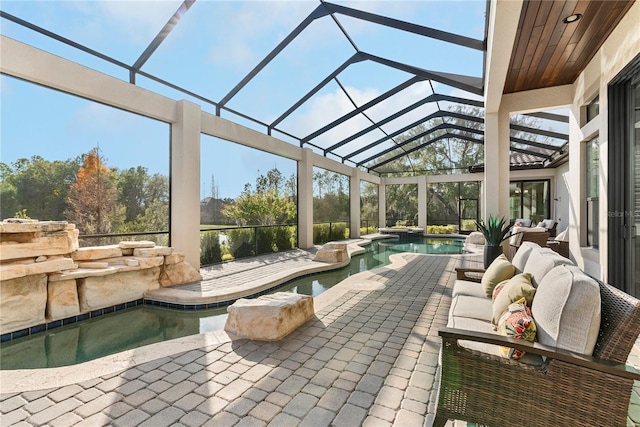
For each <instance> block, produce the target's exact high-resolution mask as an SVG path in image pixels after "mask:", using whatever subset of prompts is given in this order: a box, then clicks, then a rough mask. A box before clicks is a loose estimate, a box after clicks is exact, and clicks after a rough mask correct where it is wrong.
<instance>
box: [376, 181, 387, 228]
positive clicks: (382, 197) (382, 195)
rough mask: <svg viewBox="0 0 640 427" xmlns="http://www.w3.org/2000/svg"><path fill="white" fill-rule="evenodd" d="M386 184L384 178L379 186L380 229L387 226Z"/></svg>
mask: <svg viewBox="0 0 640 427" xmlns="http://www.w3.org/2000/svg"><path fill="white" fill-rule="evenodd" d="M384 182H385V180H384V178H382V179H381V180H380V184H379V185H378V227H380V228H384V227H386V226H387V192H386V187H385V183H384Z"/></svg>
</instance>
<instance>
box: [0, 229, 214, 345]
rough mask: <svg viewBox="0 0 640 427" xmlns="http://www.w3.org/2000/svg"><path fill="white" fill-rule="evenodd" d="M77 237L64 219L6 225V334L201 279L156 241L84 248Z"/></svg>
mask: <svg viewBox="0 0 640 427" xmlns="http://www.w3.org/2000/svg"><path fill="white" fill-rule="evenodd" d="M78 234H79V233H78V230H77V229H76V227H75V225H73V224H68V223H66V222H64V221H37V220H23V219H7V220H4V221H2V222H0V334H5V333H8V332H13V331H17V330H21V329H25V328H29V327H32V326H37V325H41V324H43V323H46V322H51V321H54V320H60V319H65V318H68V317H72V316H77V315H80V314H84V313H88V312H90V311H92V310H96V309H100V308H105V307H111V306H114V305H117V304H123V303H127V302H131V301H135V300H139V299H141V298H143V296H144V293H145V292H146V291H148V290H151V289H157V288H159V287H167V286H174V285H181V284H185V283H193V282H197V281H200V280H202V276H201V275H200V273H199V272H198V271H197V270H196V269H195V268H193V267H192V266H191V265H189V264H188V263H186V262H185V261H184V254H182V253H180V252H177V251H174V250H173V248H170V247H166V246H156V244H155V243H154V242H150V241H125V242H120V243H119V244H117V245H109V246H94V247H86V248H80V247H79V244H78Z"/></svg>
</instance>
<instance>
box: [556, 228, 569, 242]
mask: <svg viewBox="0 0 640 427" xmlns="http://www.w3.org/2000/svg"><path fill="white" fill-rule="evenodd" d="M554 240H557V241H559V242H568V241H569V229H568V228H565V229H564V230H562V232H561V233H558V234H557V235H556V237H555V238H554Z"/></svg>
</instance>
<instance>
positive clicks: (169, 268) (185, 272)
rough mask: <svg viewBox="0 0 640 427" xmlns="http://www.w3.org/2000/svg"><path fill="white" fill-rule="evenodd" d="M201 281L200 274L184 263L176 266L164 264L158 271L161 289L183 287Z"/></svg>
mask: <svg viewBox="0 0 640 427" xmlns="http://www.w3.org/2000/svg"><path fill="white" fill-rule="evenodd" d="M167 258H168V257H167ZM201 280H202V275H201V274H200V272H199V271H198V270H196V269H195V268H193V267H192V266H191V265H190V264H188V263H186V262H184V261H182V262H178V263H177V264H165V265H163V266H162V269H161V270H160V279H159V281H160V285H161V286H163V287H167V286H175V285H184V284H187V283H194V282H199V281H201Z"/></svg>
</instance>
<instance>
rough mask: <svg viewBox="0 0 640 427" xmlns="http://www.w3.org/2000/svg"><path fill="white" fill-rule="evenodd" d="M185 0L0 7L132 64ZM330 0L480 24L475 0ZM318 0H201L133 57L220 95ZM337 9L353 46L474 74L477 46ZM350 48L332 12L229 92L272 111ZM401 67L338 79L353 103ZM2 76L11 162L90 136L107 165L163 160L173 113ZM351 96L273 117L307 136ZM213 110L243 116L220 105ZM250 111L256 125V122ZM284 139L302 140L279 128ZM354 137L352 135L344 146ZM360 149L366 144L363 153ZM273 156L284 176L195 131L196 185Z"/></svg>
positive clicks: (259, 113)
mask: <svg viewBox="0 0 640 427" xmlns="http://www.w3.org/2000/svg"><path fill="white" fill-rule="evenodd" d="M180 3H181V2H180V1H173V0H171V1H169V0H166V1H133V2H131V1H115V0H112V1H80V0H78V1H24V0H20V1H15V0H14V1H12V0H9V1H7V0H3V1H2V3H1V5H0V7H1V8H2V10H3V11H5V12H8V13H10V14H13V15H16V16H18V17H19V18H22V19H25V20H28V21H30V22H32V23H34V24H36V25H39V26H42V27H44V28H46V29H48V30H51V31H53V32H56V33H58V34H60V35H62V36H64V37H67V38H70V39H73V40H75V41H77V42H79V43H81V44H84V45H86V46H87V47H90V48H92V49H95V50H97V51H100V52H102V53H104V54H107V55H109V56H111V57H113V58H115V59H117V60H120V61H122V62H125V63H129V64H132V63H133V62H134V61H135V60H136V59H137V58H138V56H139V55H140V54H141V53H142V51H143V50H144V49H145V48H146V46H147V45H148V44H149V42H150V41H151V40H152V39H153V38H154V37H155V35H156V34H157V33H158V31H159V30H160V29H161V28H162V26H163V25H164V24H165V23H166V22H167V20H168V19H169V17H170V16H171V15H172V14H173V13H174V12H175V10H176V9H177V8H178V6H179V5H180ZM335 3H337V4H340V5H344V6H348V7H351V8H355V9H361V10H365V11H368V12H372V13H377V14H382V15H387V16H391V17H393V18H396V19H400V20H405V21H409V22H412V23H417V24H420V25H424V26H428V27H432V28H436V29H439V30H444V31H449V32H453V33H457V34H461V35H465V36H468V37H472V38H476V39H482V38H483V37H484V13H485V5H486V2H485V1H484V0H473V1H446V2H443V1H382V2H374V1H367V2H346V1H336V2H335ZM318 4H319V2H318V1H251V2H247V1H207V0H198V1H196V3H195V4H194V5H193V7H192V8H191V9H190V10H189V11H188V12H187V13H186V14H185V15H184V16H183V17H182V19H181V21H180V23H179V24H178V25H177V26H176V28H175V29H174V30H173V32H172V33H171V35H170V36H169V37H168V38H167V39H166V40H165V41H164V43H163V44H162V45H161V46H160V47H159V48H158V50H157V51H156V52H155V54H154V55H153V56H152V57H151V59H150V60H149V61H148V62H147V63H146V64H145V65H144V67H143V68H142V69H143V70H144V71H146V72H148V73H151V74H153V75H156V76H158V77H160V78H162V79H165V80H167V81H169V82H171V83H174V84H177V85H178V86H182V87H184V88H185V89H188V90H191V91H193V92H196V93H199V94H200V95H202V96H205V97H207V98H209V99H212V100H213V101H216V102H217V101H219V100H220V99H222V97H224V96H225V95H226V94H227V93H228V92H229V91H230V90H231V89H232V88H233V87H234V86H235V85H236V84H237V83H238V82H239V81H240V80H241V79H242V77H243V76H244V75H245V74H246V73H248V72H249V71H250V70H251V69H252V68H253V67H254V66H255V65H256V64H258V62H259V61H260V60H261V59H262V58H264V56H265V55H266V54H267V53H268V52H269V51H270V50H271V49H273V48H274V47H275V46H276V45H277V44H278V43H279V42H280V41H281V40H282V39H283V38H284V37H286V35H287V34H289V33H290V32H291V31H292V30H293V28H295V26H296V25H298V24H299V23H300V22H301V21H302V20H303V19H304V17H305V16H307V15H308V14H309V13H310V12H311V11H312V10H313V9H315V8H316V7H317V6H318ZM337 17H338V20H339V21H340V24H341V25H343V26H344V28H346V29H347V31H348V32H349V34H350V35H351V36H352V38H353V42H354V43H355V44H356V45H357V47H358V48H359V49H360V50H362V51H365V52H367V53H371V54H373V55H377V56H380V57H384V58H388V59H391V60H394V61H399V62H405V63H409V64H411V65H414V66H417V67H421V68H424V69H428V70H434V71H443V72H449V73H458V74H466V75H472V76H476V77H481V75H482V68H481V67H482V53H481V52H478V51H473V50H471V49H465V48H461V47H457V46H453V45H450V44H447V43H444V42H438V41H433V40H430V39H424V38H421V37H417V36H414V35H411V34H407V33H403V32H401V31H398V30H390V29H388V28H381V27H380V26H377V25H373V24H371V23H368V22H365V21H360V20H356V19H353V18H349V17H346V16H342V15H337ZM0 31H1V32H2V34H3V35H6V36H8V37H11V38H15V39H17V40H19V41H22V42H25V43H27V44H30V45H33V46H35V47H38V48H41V49H45V50H48V51H50V52H52V53H54V54H56V55H60V56H63V57H66V58H68V59H70V60H73V61H75V62H79V63H81V64H83V65H86V66H89V67H92V68H95V69H97V70H99V71H101V72H104V73H108V74H110V75H113V76H115V77H117V78H121V79H123V80H128V74H127V72H126V71H124V70H122V69H119V68H118V67H115V66H113V65H111V64H108V63H106V62H104V61H101V60H98V59H96V58H92V57H90V56H88V55H86V54H84V53H82V52H79V51H77V50H75V49H72V48H70V47H67V46H64V45H62V44H60V43H58V42H56V41H53V40H49V39H47V38H45V37H43V36H41V35H38V34H35V33H33V32H31V31H29V30H26V29H23V28H20V27H19V26H17V25H15V24H13V23H11V22H7V21H4V20H3V21H2V27H1V30H0ZM353 53H354V48H353V47H352V46H351V44H350V43H349V41H348V40H347V39H346V38H345V37H344V36H343V35H342V33H341V32H340V30H339V28H338V27H337V25H336V24H335V23H334V22H333V20H332V19H331V18H330V17H324V18H322V19H320V20H316V21H315V22H314V23H313V24H311V25H310V26H309V27H308V28H307V29H305V31H304V32H303V33H302V34H301V35H300V36H299V37H298V38H297V39H296V40H295V41H294V42H293V43H292V44H291V45H289V46H288V47H287V48H286V49H285V50H284V51H283V52H282V54H281V55H278V57H277V58H276V59H275V60H274V61H272V62H271V63H270V64H269V65H268V66H267V67H266V68H265V69H264V70H263V71H262V72H261V73H260V74H258V76H257V77H256V78H255V79H253V80H252V81H251V82H250V83H249V84H248V85H247V86H246V87H245V88H244V89H243V90H241V91H240V92H239V93H238V94H237V95H236V96H235V97H234V98H233V99H232V100H231V101H230V102H229V104H228V106H229V107H230V108H233V109H235V110H237V111H240V112H242V113H244V114H248V115H250V116H253V117H255V118H256V119H258V120H260V121H264V122H271V121H272V120H274V119H275V118H277V117H278V116H280V115H281V114H282V113H283V112H284V111H286V110H287V109H288V108H289V107H290V106H291V105H292V104H293V103H295V102H296V101H298V99H300V97H301V96H303V95H304V94H305V93H306V92H307V91H309V90H311V89H312V88H313V87H314V86H315V85H316V84H318V83H319V82H320V81H321V80H322V79H323V78H324V77H326V75H327V74H329V73H330V72H331V71H333V70H334V69H335V68H336V67H337V66H339V65H340V64H341V63H342V62H343V61H345V60H346V59H347V58H349V57H350V56H351V55H353ZM408 78H409V75H408V74H406V73H404V72H401V71H397V70H395V69H390V68H387V67H383V66H381V65H378V64H375V63H370V62H364V63H359V64H355V65H352V66H351V67H349V68H348V69H347V70H346V71H345V72H343V73H341V74H340V76H339V79H340V82H341V83H342V84H343V86H345V88H346V89H347V91H348V92H349V94H350V96H351V97H352V98H353V100H354V101H355V102H356V103H358V104H359V105H361V104H363V103H365V102H367V101H368V100H370V99H372V98H374V97H376V96H378V95H380V94H381V93H383V92H385V91H386V90H388V89H390V88H392V87H393V86H395V85H397V84H399V83H400V82H402V81H404V80H406V79H408ZM0 81H1V87H0V95H1V97H2V98H1V110H0V112H1V116H0V119H1V122H0V126H1V129H0V144H1V145H0V150H1V151H0V160H1V161H2V162H5V163H10V162H13V161H15V160H16V159H18V158H22V157H31V156H32V155H34V154H38V155H40V156H42V157H44V158H46V159H48V160H55V159H68V158H74V157H75V156H77V155H80V154H82V153H85V152H87V151H89V150H90V149H91V148H92V147H94V146H96V145H97V144H99V145H100V148H101V150H102V151H103V153H104V155H105V157H106V158H107V160H108V163H109V165H110V166H114V167H118V168H120V169H125V168H129V167H133V166H137V165H139V164H142V165H143V166H146V167H147V168H148V169H149V171H150V172H151V173H163V174H168V168H169V162H168V150H169V125H168V124H166V123H160V122H157V121H155V120H151V119H148V118H144V117H139V116H136V115H133V114H130V113H126V112H122V111H119V110H116V109H113V108H110V107H105V106H102V105H99V104H96V103H93V102H90V101H87V100H84V99H79V98H77V97H73V96H70V95H67V94H62V93H58V92H55V91H52V90H49V89H46V88H42V87H39V86H35V85H33V84H29V83H25V82H22V81H18V80H15V79H12V78H9V77H5V76H2V77H1V78H0ZM137 83H138V84H139V85H140V86H142V87H145V88H148V89H151V90H154V91H156V92H159V93H161V94H163V95H165V96H168V97H171V98H174V99H190V98H189V97H188V96H186V95H184V94H182V93H179V92H176V91H173V90H171V89H167V88H165V87H162V86H160V85H158V84H156V83H153V82H150V81H148V80H146V79H144V78H141V77H139V78H138V81H137ZM435 86H436V92H438V93H444V94H453V95H456V96H465V97H472V95H470V94H468V93H465V92H462V91H460V90H457V89H453V88H450V87H446V86H442V85H438V84H435ZM431 93H432V92H431V87H430V86H429V84H428V83H419V84H416V85H414V86H412V87H411V88H409V89H407V90H406V91H403V92H402V93H400V94H398V95H396V96H394V97H392V98H390V99H388V100H386V101H384V102H383V103H381V104H380V105H379V106H377V107H376V108H374V109H371V110H369V111H367V113H368V114H369V115H370V116H371V117H372V118H374V119H380V118H383V117H386V116H388V115H390V114H392V113H394V112H395V111H397V110H398V109H400V108H403V107H405V106H407V105H409V104H410V103H412V102H415V101H416V100H419V99H421V98H423V97H425V96H428V95H429V94H431ZM474 98H477V97H474ZM190 100H192V101H194V102H196V103H198V104H201V105H202V108H203V109H204V110H207V111H210V112H213V111H214V107H213V106H211V105H207V104H203V103H202V102H200V101H197V100H193V99H190ZM441 107H446V106H444V105H441ZM436 108H437V107H436V106H435V105H433V104H428V105H425V106H423V107H420V108H418V109H416V111H414V112H413V113H412V114H408V115H407V116H406V117H402V118H400V119H398V120H396V121H394V122H392V123H390V124H389V125H388V126H387V127H386V128H385V131H386V132H392V131H394V130H395V129H398V128H400V127H402V126H403V125H405V124H407V123H410V122H412V121H414V120H417V119H418V118H420V117H424V116H426V115H427V114H429V113H431V112H433V111H434V110H435V109H436ZM352 109H353V106H352V105H351V103H350V101H349V100H348V98H347V97H346V96H345V95H344V94H343V93H342V91H341V90H340V88H339V86H338V85H337V84H336V83H335V82H332V83H330V84H329V85H327V86H326V87H325V88H323V89H322V90H321V91H320V92H319V93H317V94H316V95H315V96H313V97H312V98H311V99H310V100H309V101H307V102H306V103H305V104H304V105H303V106H302V107H301V108H300V109H299V110H298V111H296V112H295V113H294V114H292V115H291V116H289V117H288V118H287V119H286V120H284V121H283V122H282V123H281V124H280V125H279V126H280V127H281V128H282V129H284V130H285V131H287V132H290V133H291V134H294V135H296V136H298V137H304V136H306V135H307V134H309V133H311V132H312V131H314V130H316V129H317V128H319V127H320V126H323V125H325V124H327V123H329V122H330V121H331V120H333V119H335V118H337V117H339V116H341V115H342V114H344V113H346V112H348V111H350V110H352ZM222 117H224V118H228V119H230V120H233V121H237V122H239V123H241V124H248V123H247V122H246V121H244V120H240V119H238V118H237V117H236V116H234V115H232V114H229V113H227V112H225V111H223V113H222ZM369 124H370V123H369V122H367V120H366V119H365V118H364V117H361V116H359V117H356V118H354V119H352V120H349V121H347V122H346V123H344V124H343V125H341V126H340V127H339V128H336V129H334V130H333V131H331V132H328V133H327V134H325V135H323V136H322V137H320V138H318V139H317V140H314V143H317V144H319V145H321V146H328V145H331V144H333V143H335V142H336V141H339V140H340V139H342V138H344V137H345V136H346V135H349V134H351V133H353V131H354V130H359V129H362V128H363V127H365V126H368V125H369ZM248 125H250V126H251V127H253V128H255V129H257V130H260V131H264V128H262V127H261V126H257V125H255V124H248ZM276 135H278V134H276ZM381 135H382V134H381V133H379V132H378V133H376V132H372V134H371V135H367V136H366V137H363V138H362V139H361V140H359V141H358V142H357V143H358V144H360V146H362V145H365V144H367V143H369V142H371V141H373V140H375V139H377V138H379V137H380V136H381ZM282 139H284V140H285V141H287V142H291V143H295V144H297V142H296V141H292V140H290V139H288V138H286V137H282ZM353 149H354V147H353V146H350V147H349V149H348V150H347V149H346V148H345V149H343V151H344V152H339V154H342V155H343V154H345V153H346V152H349V151H351V150H353ZM368 154H369V153H367V152H365V153H363V155H362V156H361V158H366V157H367V155H368ZM220 159H224V161H220ZM356 160H357V159H356ZM274 166H275V167H278V168H279V169H280V170H281V171H283V173H284V174H285V175H286V176H289V175H290V174H291V173H294V172H295V162H292V161H290V160H287V159H282V158H278V157H276V156H273V155H267V154H266V153H262V152H260V151H257V150H252V149H248V148H245V147H241V146H239V145H237V144H233V143H229V142H225V141H220V140H216V139H215V138H210V137H204V136H203V138H202V162H201V181H202V183H203V188H202V189H201V194H203V195H209V186H210V185H209V182H210V179H211V175H215V177H216V181H217V182H218V188H219V193H220V195H221V196H222V197H235V196H236V195H237V194H239V192H240V191H242V188H243V186H244V183H245V182H251V183H253V182H254V181H255V177H256V176H257V173H258V170H259V171H260V172H261V173H264V172H266V171H268V170H269V169H271V168H272V167H274Z"/></svg>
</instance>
